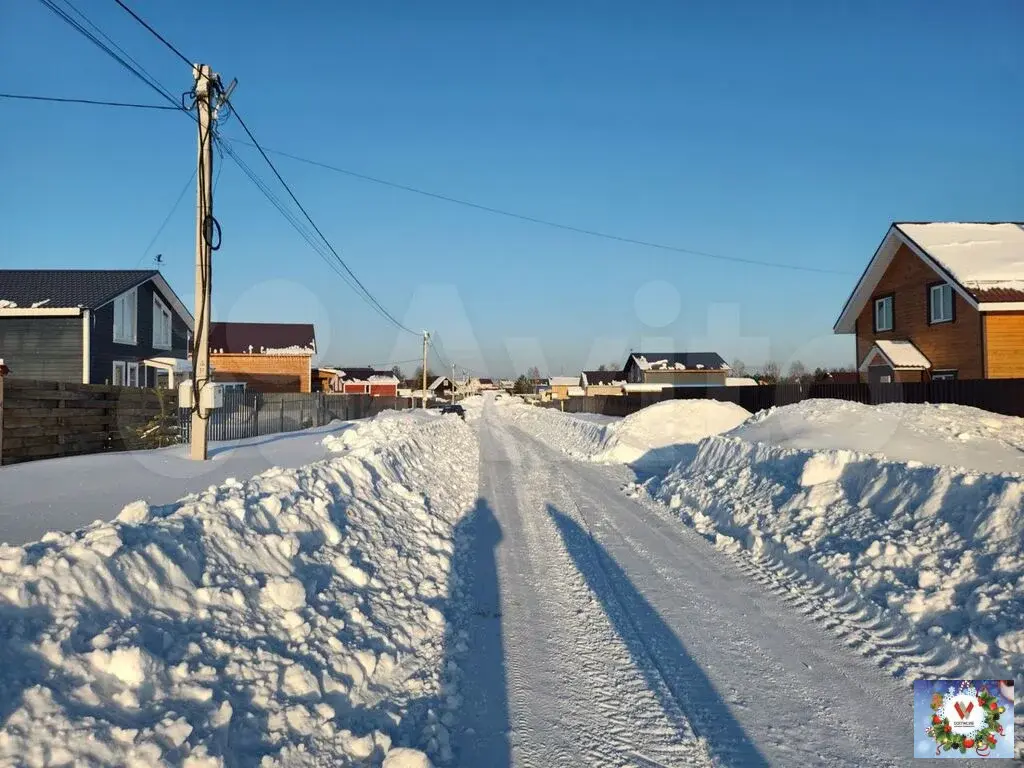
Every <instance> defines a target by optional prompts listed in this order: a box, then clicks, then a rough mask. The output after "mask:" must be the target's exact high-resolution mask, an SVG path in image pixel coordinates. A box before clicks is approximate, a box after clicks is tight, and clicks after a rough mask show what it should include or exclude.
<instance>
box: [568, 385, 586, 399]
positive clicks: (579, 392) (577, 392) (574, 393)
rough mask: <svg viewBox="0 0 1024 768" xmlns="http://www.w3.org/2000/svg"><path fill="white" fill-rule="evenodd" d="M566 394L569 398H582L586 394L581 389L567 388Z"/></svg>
mask: <svg viewBox="0 0 1024 768" xmlns="http://www.w3.org/2000/svg"><path fill="white" fill-rule="evenodd" d="M567 394H568V395H569V397H583V396H584V395H586V394H587V392H586V390H585V389H583V387H569V389H568V392H567Z"/></svg>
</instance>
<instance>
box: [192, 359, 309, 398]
mask: <svg viewBox="0 0 1024 768" xmlns="http://www.w3.org/2000/svg"><path fill="white" fill-rule="evenodd" d="M310 362H311V358H310V356H309V355H260V354H252V355H232V354H227V353H224V354H220V353H212V354H211V355H210V365H211V366H212V367H213V380H214V381H244V382H245V383H246V386H247V387H248V388H249V389H252V390H254V391H256V392H309V391H311V382H310V373H311V369H310Z"/></svg>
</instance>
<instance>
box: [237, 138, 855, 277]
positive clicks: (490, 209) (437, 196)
mask: <svg viewBox="0 0 1024 768" xmlns="http://www.w3.org/2000/svg"><path fill="white" fill-rule="evenodd" d="M225 141H233V142H237V143H239V144H248V142H246V141H242V140H241V139H225ZM266 151H267V152H270V153H272V154H275V155H280V156H281V157H287V158H289V159H291V160H295V161H297V162H300V163H306V164H307V165H313V166H316V167H318V168H324V169H326V170H329V171H334V172H336V173H341V174H344V175H346V176H351V177H352V178H354V179H361V180H362V181H370V182H373V183H374V184H380V185H383V186H385V187H391V188H392V189H400V190H402V191H404V192H412V193H413V194H416V195H422V196H423V197H429V198H433V199H434V200H442V201H444V202H446V203H453V204H455V205H461V206H464V207H466V208H473V209H475V210H478V211H483V212H485V213H492V214H495V215H497V216H505V217H507V218H510V219H518V220H519V221H526V222H530V223H531V224H540V225H542V226H545V227H552V228H554V229H561V230H565V231H567V232H575V233H577V234H580V235H588V236H589V237H597V238H601V239H603V240H612V241H615V242H619V243H627V244H629V245H639V246H642V247H644V248H655V249H658V250H662V251H671V252H673V253H683V254H686V255H688V256H699V257H702V258H706V259H717V260H720V261H731V262H737V263H740V264H753V265H757V266H762V267H774V268H777V269H790V270H795V271H799V272H816V273H821V274H829V275H848V274H850V273H849V272H847V271H844V270H838V269H827V268H824V267H809V266H804V265H801V264H787V263H785V262H778V261H768V260H765V259H752V258H746V257H743V256H728V255H724V254H720V253H709V252H708V251H701V250H696V249H694V248H683V247H681V246H676V245H668V244H666V243H657V242H654V241H652V240H640V239H637V238H633V237H625V236H622V235H616V234H612V233H610V232H602V231H600V230H596V229H588V228H586V227H577V226H574V225H572V224H563V223H562V222H558V221H553V220H551V219H543V218H540V217H538V216H530V215H528V214H524V213H517V212H515V211H509V210H505V209H503V208H495V207H494V206H491V205H484V204H482V203H474V202H472V201H471V200H464V199H462V198H458V197H452V196H451V195H445V194H442V193H440V192H431V191H430V190H426V189H421V188H419V187H413V186H410V185H408V184H402V183H400V182H397V181H389V180H388V179H382V178H379V177H377V176H370V175H368V174H365V173H359V172H357V171H352V170H349V169H348V168H341V167H339V166H336V165H331V164H330V163H324V162H321V161H319V160H310V159H309V158H307V157H300V156H298V155H294V154H292V153H290V152H284V151H282V150H279V149H270V148H269V147H268V148H266Z"/></svg>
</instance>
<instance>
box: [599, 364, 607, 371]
mask: <svg viewBox="0 0 1024 768" xmlns="http://www.w3.org/2000/svg"><path fill="white" fill-rule="evenodd" d="M597 370H599V371H607V370H608V366H607V365H605V364H604V363H601V364H600V365H599V366H597Z"/></svg>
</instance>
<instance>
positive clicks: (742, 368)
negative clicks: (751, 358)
mask: <svg viewBox="0 0 1024 768" xmlns="http://www.w3.org/2000/svg"><path fill="white" fill-rule="evenodd" d="M731 367H732V375H733V376H746V375H747V364H746V363H744V362H743V361H742V360H740V359H739V358H738V357H737V358H736V359H735V360H733V361H732V366H731Z"/></svg>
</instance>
